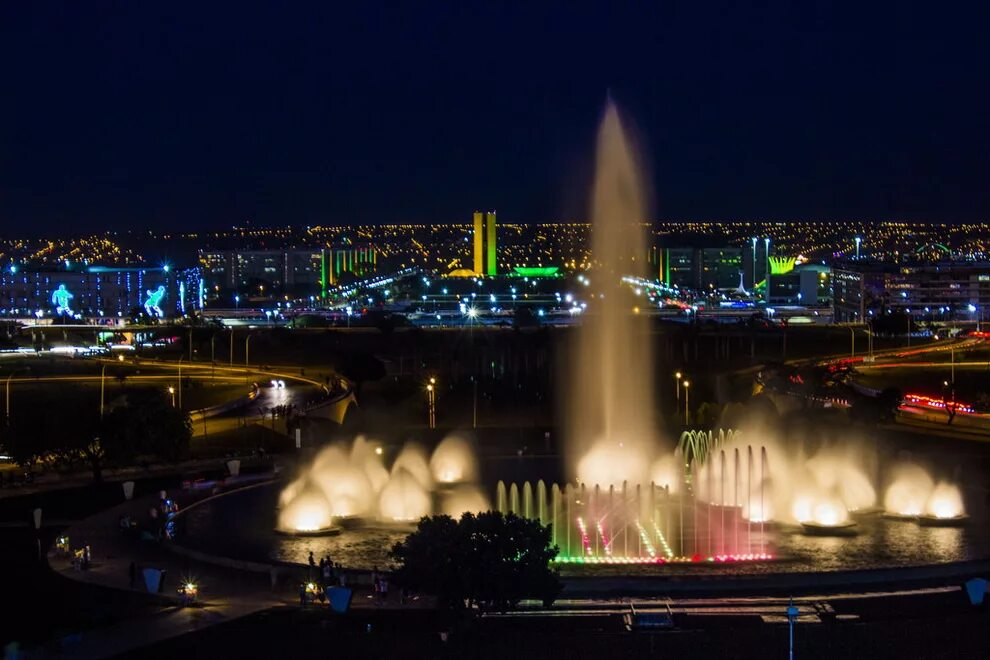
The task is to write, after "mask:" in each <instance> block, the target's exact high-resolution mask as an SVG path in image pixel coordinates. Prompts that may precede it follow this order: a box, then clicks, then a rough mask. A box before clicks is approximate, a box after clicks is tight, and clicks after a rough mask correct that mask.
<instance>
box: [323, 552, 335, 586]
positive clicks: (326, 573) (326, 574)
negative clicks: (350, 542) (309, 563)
mask: <svg viewBox="0 0 990 660" xmlns="http://www.w3.org/2000/svg"><path fill="white" fill-rule="evenodd" d="M320 561H321V562H323V586H324V587H329V586H330V584H331V582H330V577H331V575H332V573H333V564H331V563H330V562H328V561H327V560H326V559H321V560H320Z"/></svg>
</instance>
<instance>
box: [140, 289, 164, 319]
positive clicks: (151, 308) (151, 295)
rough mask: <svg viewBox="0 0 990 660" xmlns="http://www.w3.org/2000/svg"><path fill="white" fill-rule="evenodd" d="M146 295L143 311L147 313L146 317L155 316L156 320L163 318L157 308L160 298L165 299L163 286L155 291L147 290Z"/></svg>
mask: <svg viewBox="0 0 990 660" xmlns="http://www.w3.org/2000/svg"><path fill="white" fill-rule="evenodd" d="M147 293H148V299H147V300H145V301H144V311H145V312H147V313H148V316H157V317H158V318H161V317H163V316H165V313H164V312H162V308H161V307H159V304H160V303H161V301H162V298H164V297H165V286H164V285H160V286H159V287H158V289H157V290H155V291H152V290H151V289H148V291H147Z"/></svg>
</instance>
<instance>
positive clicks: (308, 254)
mask: <svg viewBox="0 0 990 660" xmlns="http://www.w3.org/2000/svg"><path fill="white" fill-rule="evenodd" d="M199 261H200V264H201V266H202V267H203V270H204V273H205V275H206V278H207V284H208V285H209V286H211V287H214V288H213V291H214V294H216V293H218V291H220V290H222V291H223V292H224V294H225V295H224V296H223V298H224V299H226V298H227V297H228V294H231V293H237V294H243V295H245V296H246V297H248V298H253V299H271V298H275V297H282V296H286V295H288V296H292V297H306V296H311V295H317V294H318V295H320V296H321V297H324V296H325V295H326V291H327V287H330V286H334V285H337V284H340V283H341V279H342V278H344V279H346V276H348V275H352V276H353V277H356V278H360V277H367V276H368V275H371V274H373V273H374V272H376V270H377V266H378V250H377V249H376V248H375V246H374V245H372V244H370V243H354V242H352V241H351V240H350V239H348V238H344V239H343V240H342V241H341V242H340V243H339V244H338V245H335V246H333V247H324V248H312V249H295V250H222V251H201V252H200V253H199Z"/></svg>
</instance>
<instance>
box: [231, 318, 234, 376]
mask: <svg viewBox="0 0 990 660" xmlns="http://www.w3.org/2000/svg"><path fill="white" fill-rule="evenodd" d="M230 366H234V326H230Z"/></svg>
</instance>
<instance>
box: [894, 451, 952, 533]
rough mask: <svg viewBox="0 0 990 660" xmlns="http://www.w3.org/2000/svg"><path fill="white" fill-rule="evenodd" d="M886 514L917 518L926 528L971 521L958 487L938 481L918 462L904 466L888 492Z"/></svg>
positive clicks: (900, 517) (896, 475)
mask: <svg viewBox="0 0 990 660" xmlns="http://www.w3.org/2000/svg"><path fill="white" fill-rule="evenodd" d="M884 507H885V513H884V516H885V517H888V518H894V519H899V520H913V521H916V522H917V523H918V524H919V525H922V526H925V527H955V526H959V525H962V524H964V523H965V522H966V521H967V520H969V516H967V515H966V510H965V507H964V506H963V499H962V493H960V491H959V488H958V486H956V485H954V484H951V483H948V482H945V481H942V482H939V483H938V484H936V483H935V482H934V480H932V478H931V477H930V476H929V475H928V473H927V472H926V471H925V470H923V469H922V468H920V467H919V466H917V465H911V464H907V465H901V466H899V467H898V468H897V469H896V470H895V471H894V478H893V479H892V480H891V483H890V485H889V486H888V487H887V492H886V493H885V495H884Z"/></svg>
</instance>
